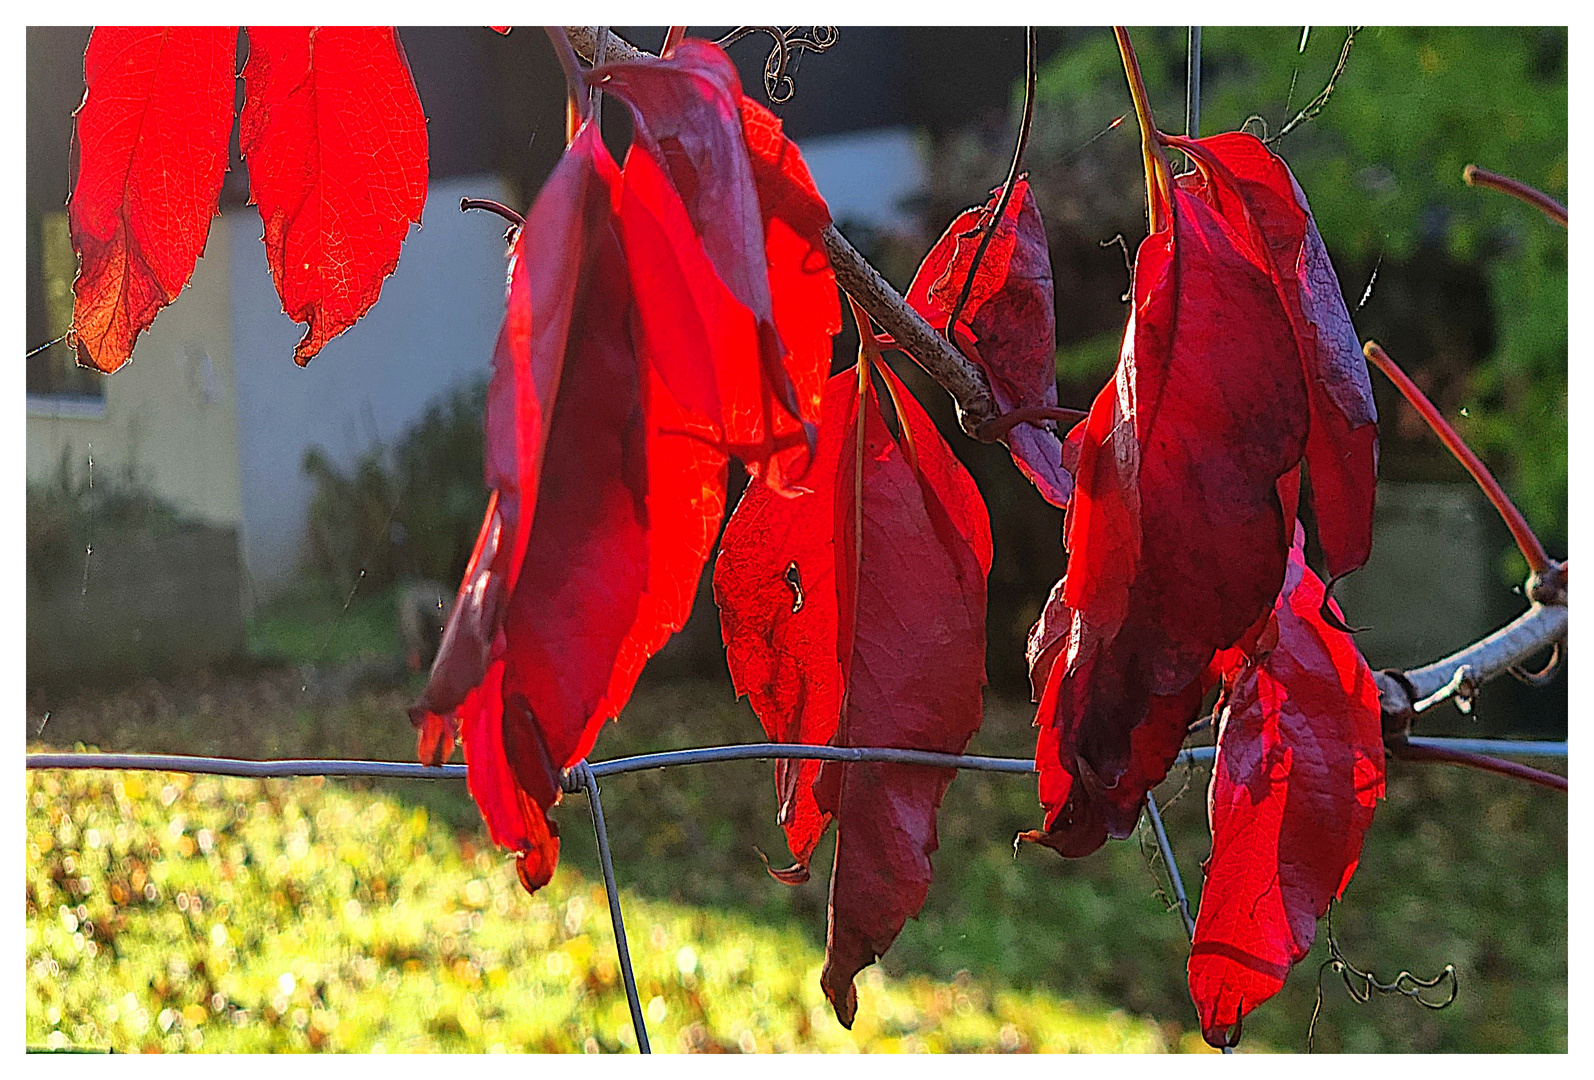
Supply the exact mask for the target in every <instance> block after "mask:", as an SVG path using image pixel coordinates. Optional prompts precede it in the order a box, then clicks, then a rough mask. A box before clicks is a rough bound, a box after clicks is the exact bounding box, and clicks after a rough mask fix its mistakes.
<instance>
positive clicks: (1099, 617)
mask: <svg viewBox="0 0 1594 1080" xmlns="http://www.w3.org/2000/svg"><path fill="white" fill-rule="evenodd" d="M1173 211H1174V212H1173V213H1172V214H1171V215H1170V216H1171V218H1172V220H1173V227H1172V228H1171V229H1169V230H1166V231H1164V232H1161V233H1157V234H1154V235H1152V236H1150V237H1148V238H1147V239H1146V241H1145V242H1144V243H1143V244H1142V245H1141V249H1140V254H1139V258H1138V260H1137V263H1136V267H1135V276H1134V287H1135V304H1134V308H1133V309H1132V311H1131V314H1130V322H1129V327H1128V329H1127V330H1126V332H1125V337H1124V348H1123V354H1122V356H1121V358H1120V360H1119V366H1118V372H1117V375H1116V377H1115V379H1114V381H1113V382H1112V383H1110V384H1108V385H1107V386H1105V387H1103V389H1102V391H1101V393H1100V394H1099V395H1098V396H1097V399H1096V402H1095V404H1094V405H1093V407H1092V409H1091V413H1090V416H1089V418H1088V420H1087V421H1086V422H1085V425H1084V429H1083V431H1082V432H1081V439H1082V441H1081V447H1080V457H1079V466H1078V472H1077V473H1076V475H1075V485H1076V487H1075V491H1074V497H1073V501H1072V503H1071V505H1070V506H1069V510H1068V518H1067V540H1068V549H1069V567H1068V574H1067V576H1066V578H1065V579H1064V587H1063V596H1062V602H1063V603H1065V604H1066V605H1067V608H1068V609H1069V611H1070V618H1069V622H1068V625H1069V630H1068V634H1067V638H1066V641H1065V643H1064V645H1063V647H1062V649H1061V653H1060V655H1057V662H1055V663H1053V664H1052V665H1051V668H1050V671H1049V673H1048V674H1049V679H1048V682H1047V684H1046V692H1045V694H1044V696H1043V698H1042V702H1041V706H1040V709H1039V711H1038V714H1037V717H1036V724H1037V725H1038V726H1040V727H1041V729H1042V730H1041V735H1040V738H1039V739H1038V740H1037V751H1036V753H1037V757H1036V764H1037V767H1038V768H1039V770H1040V772H1041V795H1042V802H1043V803H1044V804H1045V806H1046V809H1047V818H1046V832H1045V833H1044V834H1034V833H1031V834H1028V837H1027V838H1028V839H1031V840H1037V841H1040V842H1043V843H1046V844H1047V845H1048V846H1052V847H1055V848H1057V849H1058V850H1059V851H1062V852H1064V853H1065V854H1083V853H1085V852H1088V851H1092V850H1094V849H1095V848H1096V847H1098V846H1100V844H1101V843H1102V842H1103V841H1104V840H1105V837H1106V836H1107V835H1109V834H1110V835H1113V836H1117V837H1123V836H1127V835H1128V834H1129V832H1130V831H1131V830H1132V829H1133V828H1134V824H1135V820H1136V817H1137V816H1138V814H1139V806H1140V803H1141V801H1142V800H1143V799H1144V796H1145V792H1146V790H1147V789H1148V788H1149V787H1150V786H1152V785H1155V784H1156V783H1157V782H1158V781H1160V780H1161V779H1162V777H1163V775H1164V774H1165V773H1166V771H1167V767H1168V765H1169V764H1171V762H1172V761H1173V758H1174V756H1175V755H1176V754H1177V752H1178V748H1179V744H1180V743H1181V742H1182V740H1183V732H1184V724H1185V723H1186V722H1187V721H1188V720H1189V719H1190V714H1191V713H1193V711H1194V709H1195V707H1196V705H1197V704H1198V703H1199V700H1200V697H1201V694H1202V692H1203V689H1204V687H1203V685H1202V677H1203V675H1204V674H1205V671H1206V668H1207V666H1208V663H1209V662H1210V661H1211V659H1212V657H1213V655H1214V653H1215V652H1216V651H1217V650H1219V649H1224V648H1228V647H1230V646H1232V645H1233V644H1235V642H1237V641H1238V640H1240V638H1241V637H1242V635H1244V634H1245V632H1246V631H1247V630H1248V629H1249V628H1250V627H1252V626H1253V625H1254V624H1255V623H1256V622H1257V620H1258V619H1259V618H1260V617H1261V616H1262V615H1263V614H1264V613H1265V612H1266V611H1267V610H1268V607H1269V605H1271V603H1272V601H1273V598H1274V597H1275V596H1277V594H1278V589H1279V586H1280V584H1281V583H1282V581H1283V578H1284V565H1285V562H1286V557H1285V556H1286V551H1287V550H1288V545H1287V537H1288V533H1287V532H1286V531H1285V530H1286V521H1285V519H1284V513H1283V507H1282V506H1281V504H1280V497H1279V494H1278V491H1277V485H1278V481H1279V479H1280V477H1282V476H1283V475H1284V474H1285V473H1287V472H1289V471H1290V470H1291V469H1293V468H1294V467H1295V465H1296V463H1297V462H1298V461H1299V460H1300V458H1301V454H1302V452H1303V450H1304V446H1305V441H1306V415H1307V404H1306V393H1305V389H1304V387H1303V386H1302V380H1301V376H1300V369H1299V367H1298V365H1296V364H1294V363H1291V362H1288V360H1287V359H1286V362H1283V363H1281V362H1280V358H1281V357H1283V358H1290V357H1291V356H1292V348H1293V345H1294V339H1293V336H1292V331H1291V326H1290V323H1289V320H1288V319H1287V318H1286V316H1285V314H1284V312H1283V311H1282V309H1281V308H1280V306H1279V304H1278V302H1277V297H1276V293H1275V289H1274V284H1273V281H1272V279H1271V278H1270V277H1269V276H1268V275H1267V274H1265V273H1263V272H1262V271H1261V270H1260V269H1258V268H1257V267H1256V266H1255V265H1254V264H1253V262H1252V261H1251V259H1250V258H1249V256H1248V254H1247V253H1246V252H1245V251H1243V250H1242V249H1241V247H1240V241H1239V239H1238V238H1237V237H1236V236H1235V235H1234V233H1233V231H1232V230H1231V229H1230V228H1229V227H1228V226H1227V224H1226V223H1225V222H1224V221H1223V220H1222V219H1221V218H1219V217H1218V216H1217V215H1215V214H1214V213H1213V212H1212V211H1211V210H1210V209H1209V208H1208V207H1207V206H1206V204H1205V203H1204V202H1202V201H1201V200H1200V199H1198V198H1196V197H1194V196H1193V195H1191V194H1189V193H1188V192H1185V191H1182V190H1180V191H1177V192H1176V193H1175V205H1174V207H1173ZM1288 524H1289V525H1291V526H1292V525H1293V522H1290V523H1288ZM1045 652H1046V650H1045V649H1044V648H1043V649H1041V650H1040V654H1041V655H1042V658H1044V655H1043V654H1044V653H1045ZM1054 655H1056V654H1054Z"/></svg>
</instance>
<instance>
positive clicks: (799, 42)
mask: <svg viewBox="0 0 1594 1080" xmlns="http://www.w3.org/2000/svg"><path fill="white" fill-rule="evenodd" d="M804 29H807V31H808V33H807V34H803V33H800V31H802V30H804ZM749 34H768V35H769V36H770V37H771V38H773V39H774V41H775V44H774V47H773V48H771V49H770V50H769V58H768V59H767V60H765V61H764V94H765V95H766V96H767V97H768V98H769V100H770V101H771V102H773V103H774V104H776V105H780V104H784V103H785V102H788V101H790V100H791V97H792V94H794V93H796V92H797V86H796V84H795V83H794V82H792V76H791V74H790V72H789V71H788V70H787V69H788V68H789V67H790V66H791V63H792V60H793V59H795V58H796V56H797V54H798V53H800V52H812V53H822V52H824V51H825V50H826V49H829V48H830V47H831V46H832V45H834V44H835V43H836V41H837V40H838V39H839V38H840V37H841V34H840V32H839V31H837V29H836V28H835V27H834V26H810V27H806V28H804V27H801V26H786V27H780V26H738V27H737V28H736V29H735V30H732V31H731V32H730V33H728V34H726V35H725V36H724V37H722V38H720V39H719V40H718V41H716V42H715V43H714V44H716V45H718V46H719V47H720V48H722V49H723V48H726V47H728V46H730V45H732V44H734V43H735V42H738V41H740V40H742V38H744V37H747V36H748V35H749Z"/></svg>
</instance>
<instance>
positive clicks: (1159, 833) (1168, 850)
mask: <svg viewBox="0 0 1594 1080" xmlns="http://www.w3.org/2000/svg"><path fill="white" fill-rule="evenodd" d="M1410 742H1411V743H1412V744H1413V745H1417V746H1431V747H1435V748H1441V749H1451V750H1464V751H1467V752H1471V753H1493V754H1500V755H1506V756H1512V757H1537V758H1545V757H1548V758H1565V757H1566V756H1567V749H1566V743H1565V742H1564V741H1561V742H1545V741H1536V742H1527V741H1516V740H1511V739H1446V738H1432V737H1424V736H1412V737H1411V738H1410ZM1216 752H1217V748H1216V747H1214V746H1194V747H1190V748H1189V749H1186V750H1184V751H1182V752H1181V753H1180V754H1179V758H1178V763H1180V764H1194V763H1197V762H1209V761H1211V760H1213V758H1214V756H1215V755H1216ZM773 759H787V760H801V761H839V762H879V763H884V764H894V765H920V766H931V767H936V768H946V769H969V770H972V771H975V772H991V773H1007V774H1010V775H1017V776H1030V775H1033V774H1034V773H1035V763H1034V762H1033V761H1032V760H1030V759H1029V758H1009V757H980V756H977V755H967V754H942V753H936V752H933V751H929V750H904V749H899V748H896V747H885V746H805V745H801V744H792V743H742V744H738V745H733V746H705V747H697V748H694V749H690V750H664V751H660V752H658V753H652V754H636V755H633V756H631V757H623V758H614V759H612V760H610V761H597V762H590V763H589V762H586V761H581V762H578V763H577V764H576V765H574V766H572V767H571V768H569V769H567V770H566V771H565V775H564V782H563V786H564V790H565V791H567V792H570V793H576V792H584V793H585V794H586V796H587V806H588V809H589V811H590V812H591V814H592V829H593V833H594V834H595V835H596V837H597V842H598V861H599V863H600V864H601V866H602V868H603V888H604V892H605V893H606V894H607V896H608V899H609V919H610V921H611V923H612V924H613V926H614V944H615V952H616V954H617V955H618V959H619V966H620V974H621V978H622V980H623V981H624V983H625V996H626V1004H627V1005H628V1006H629V1007H630V1010H631V1026H632V1028H633V1029H634V1030H635V1032H636V1039H637V1049H638V1050H639V1051H640V1052H641V1053H644V1054H647V1053H651V1052H652V1048H651V1046H650V1045H649V1043H648V1032H647V1024H646V1023H645V1022H644V1020H643V1018H642V999H641V996H640V995H639V994H638V992H637V985H636V974H635V972H634V970H633V969H632V966H631V950H630V946H629V945H628V943H627V941H626V934H625V915H624V912H623V911H622V909H621V905H620V889H619V886H618V884H617V883H616V880H615V876H614V861H613V859H612V858H611V856H610V853H609V830H608V827H607V825H606V824H605V822H604V817H603V799H602V796H601V795H600V794H599V791H598V779H599V778H600V777H605V776H622V775H624V774H626V773H634V772H646V771H648V770H651V769H667V768H673V767H676V766H681V765H709V764H714V763H716V762H722V761H765V760H773ZM27 767H28V768H29V769H30V770H34V769H68V770H94V769H104V770H128V771H147V772H176V773H193V774H202V775H209V776H236V777H243V778H246V779H256V780H273V779H289V778H293V777H305V776H330V777H373V778H381V779H389V780H455V781H458V780H464V779H465V778H466V767H465V766H464V765H418V764H411V763H409V762H404V761H361V760H347V759H345V760H339V759H319V758H301V759H294V760H280V761H257V760H250V759H246V758H218V757H194V756H188V755H184V754H100V753H42V754H29V755H27ZM1146 814H1147V817H1148V818H1149V819H1150V822H1151V827H1152V831H1153V832H1154V833H1155V835H1156V839H1157V848H1158V850H1159V851H1160V852H1161V855H1162V860H1163V862H1164V863H1165V864H1166V865H1167V867H1168V876H1169V880H1170V882H1171V884H1172V886H1173V895H1174V903H1175V906H1176V907H1177V908H1178V910H1179V915H1180V918H1181V919H1182V920H1183V922H1184V925H1185V932H1186V933H1187V934H1191V935H1193V934H1194V933H1195V919H1194V916H1193V915H1192V914H1191V911H1190V902H1189V900H1188V899H1187V897H1186V894H1185V889H1184V880H1183V878H1182V877H1181V876H1180V874H1179V864H1178V861H1177V860H1176V859H1175V858H1174V855H1173V848H1172V845H1170V844H1169V842H1168V834H1167V832H1166V830H1164V829H1163V826H1162V815H1161V813H1160V812H1159V811H1158V809H1157V803H1156V800H1155V799H1153V798H1152V797H1151V795H1150V794H1149V793H1148V794H1147V796H1146Z"/></svg>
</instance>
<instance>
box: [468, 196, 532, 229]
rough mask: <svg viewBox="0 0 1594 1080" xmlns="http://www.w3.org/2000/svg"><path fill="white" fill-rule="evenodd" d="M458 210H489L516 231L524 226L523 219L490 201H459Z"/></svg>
mask: <svg viewBox="0 0 1594 1080" xmlns="http://www.w3.org/2000/svg"><path fill="white" fill-rule="evenodd" d="M459 208H460V209H461V210H490V211H492V212H493V213H495V214H497V215H498V216H499V217H501V218H503V219H504V220H505V221H507V222H509V223H510V224H511V225H513V226H514V227H515V228H517V229H518V228H520V227H521V226H522V225H524V224H526V219H525V218H523V217H521V216H520V215H519V214H517V213H516V212H515V211H513V210H511V209H510V208H509V207H507V206H505V205H504V204H503V203H501V202H495V201H494V200H492V199H461V200H459Z"/></svg>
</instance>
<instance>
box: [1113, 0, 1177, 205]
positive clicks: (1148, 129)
mask: <svg viewBox="0 0 1594 1080" xmlns="http://www.w3.org/2000/svg"><path fill="white" fill-rule="evenodd" d="M1112 32H1113V37H1115V38H1116V39H1117V40H1118V55H1119V56H1121V57H1122V58H1123V62H1124V75H1125V77H1127V78H1128V80H1129V96H1130V98H1131V99H1133V100H1134V103H1135V119H1136V120H1138V121H1139V122H1140V151H1141V154H1142V156H1143V157H1144V158H1145V165H1146V216H1147V218H1148V220H1149V221H1150V224H1151V231H1152V232H1153V233H1157V232H1161V231H1162V230H1163V229H1164V228H1165V227H1166V226H1167V224H1168V222H1167V221H1166V220H1165V219H1166V217H1167V215H1166V214H1165V213H1164V212H1163V207H1164V206H1171V205H1172V202H1173V170H1172V169H1170V168H1169V167H1168V157H1167V155H1166V154H1164V153H1163V151H1162V144H1161V142H1160V141H1159V140H1158V138H1157V121H1156V118H1155V117H1153V116H1152V115H1151V96H1150V95H1149V94H1148V93H1147V92H1146V80H1145V78H1144V77H1143V76H1142V75H1141V74H1140V60H1139V59H1138V58H1137V57H1136V56H1135V46H1134V43H1133V42H1131V41H1130V40H1129V28H1128V27H1126V26H1115V27H1113V28H1112Z"/></svg>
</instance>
